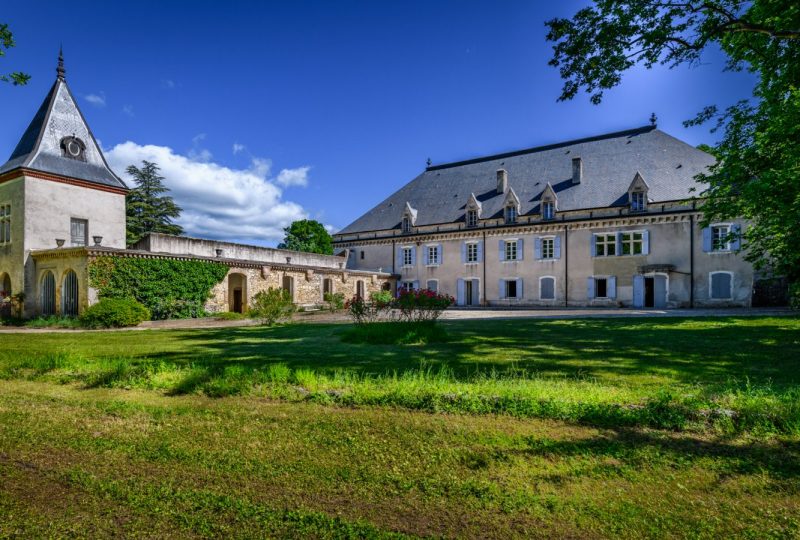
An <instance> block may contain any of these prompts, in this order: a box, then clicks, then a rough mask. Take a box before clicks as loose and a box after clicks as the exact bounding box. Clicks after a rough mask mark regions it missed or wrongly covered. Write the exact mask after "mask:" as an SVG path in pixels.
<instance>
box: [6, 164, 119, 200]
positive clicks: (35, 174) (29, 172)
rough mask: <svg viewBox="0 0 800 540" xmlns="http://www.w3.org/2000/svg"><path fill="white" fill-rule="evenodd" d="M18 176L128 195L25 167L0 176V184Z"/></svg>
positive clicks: (103, 185) (101, 185)
mask: <svg viewBox="0 0 800 540" xmlns="http://www.w3.org/2000/svg"><path fill="white" fill-rule="evenodd" d="M20 175H21V176H27V177H30V178H38V179H40V180H49V181H51V182H58V183H60V184H69V185H72V186H79V187H85V188H89V189H96V190H98V191H105V192H108V193H116V194H118V195H125V194H127V193H128V190H127V189H124V188H119V187H114V186H107V185H105V184H98V183H96V182H89V181H88V180H81V179H80V178H71V177H69V176H60V175H56V174H50V173H45V172H41V171H36V170H34V169H28V168H26V167H17V168H16V169H12V170H10V171H8V172H7V173H4V174H2V175H0V184H2V183H4V182H7V181H9V180H15V179H17V178H19V177H20Z"/></svg>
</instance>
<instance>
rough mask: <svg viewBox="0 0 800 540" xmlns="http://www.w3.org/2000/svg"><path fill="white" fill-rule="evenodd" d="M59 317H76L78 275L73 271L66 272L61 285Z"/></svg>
mask: <svg viewBox="0 0 800 540" xmlns="http://www.w3.org/2000/svg"><path fill="white" fill-rule="evenodd" d="M61 315H63V316H64V317H77V316H78V274H76V273H75V272H74V271H73V270H67V273H66V274H64V282H63V283H62V284H61Z"/></svg>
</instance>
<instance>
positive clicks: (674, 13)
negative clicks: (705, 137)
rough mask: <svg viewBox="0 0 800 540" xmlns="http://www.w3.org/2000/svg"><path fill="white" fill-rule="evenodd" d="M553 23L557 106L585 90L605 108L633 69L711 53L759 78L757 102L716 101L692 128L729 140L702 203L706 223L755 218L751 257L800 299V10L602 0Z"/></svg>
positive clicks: (774, 4) (769, 0) (763, 4)
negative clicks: (559, 84)
mask: <svg viewBox="0 0 800 540" xmlns="http://www.w3.org/2000/svg"><path fill="white" fill-rule="evenodd" d="M546 24H547V26H548V28H549V32H548V34H547V39H548V40H550V41H551V42H553V43H554V45H553V57H552V59H551V60H550V65H552V66H555V67H557V68H559V71H560V74H561V77H562V79H563V81H564V86H563V88H562V91H561V95H560V96H559V100H569V99H572V98H574V97H575V96H577V94H578V93H579V92H581V91H584V92H586V93H587V94H589V96H590V100H591V101H592V103H595V104H598V103H600V102H601V101H602V99H603V93H604V91H606V90H609V89H611V88H613V87H615V86H617V85H618V84H620V82H621V80H622V75H623V73H624V72H625V71H626V70H628V69H630V68H632V67H634V66H635V65H643V66H644V67H646V68H651V67H653V66H654V65H657V64H661V65H667V66H669V67H671V68H672V67H676V66H679V65H693V64H697V63H698V62H699V61H700V60H701V56H702V54H703V53H704V52H706V51H707V50H708V49H709V48H711V47H719V48H720V49H721V50H722V52H723V53H724V54H725V55H726V56H727V61H726V65H725V69H727V70H733V71H739V70H747V71H749V72H751V73H753V74H754V75H756V78H757V80H756V83H755V86H754V88H753V90H752V95H751V96H750V97H748V98H745V99H742V100H741V101H739V102H738V103H734V104H727V106H723V107H721V108H720V107H719V106H718V105H717V104H714V103H711V104H709V105H708V106H707V107H705V108H704V109H703V110H702V111H700V112H699V113H698V114H697V116H696V117H695V118H693V119H691V120H688V121H686V122H684V124H685V125H687V126H689V125H699V124H703V123H706V122H712V132H717V131H719V132H721V134H722V136H721V140H720V141H718V143H717V144H716V145H715V146H714V148H713V149H711V152H710V153H712V154H713V155H714V156H715V157H716V158H717V160H718V161H717V164H716V165H715V166H713V167H711V168H710V170H709V171H708V172H707V173H705V174H702V175H700V176H699V177H698V181H699V182H700V183H701V184H703V185H704V189H702V190H701V191H700V193H699V194H698V195H699V197H700V198H702V199H703V215H704V224H708V223H709V222H712V221H716V220H730V219H735V218H745V219H747V220H748V224H747V226H746V228H745V232H744V238H743V239H744V243H743V246H744V249H745V250H746V257H747V259H748V260H750V261H751V262H753V263H754V264H755V266H756V268H757V269H762V270H769V271H772V272H774V273H776V274H782V275H785V276H787V277H788V278H789V279H790V281H792V282H794V283H795V285H794V286H795V287H796V289H795V291H796V294H800V235H798V234H797V230H798V227H800V182H798V181H797V179H798V178H800V3H798V2H797V1H796V0H755V1H752V2H743V1H738V0H716V1H711V0H706V1H700V0H696V1H685V2H679V1H676V2H668V1H652V0H595V1H594V2H593V4H592V5H591V6H590V7H587V8H584V9H581V10H580V11H578V12H577V13H576V14H575V16H574V17H572V18H571V19H553V20H551V21H548V22H547V23H546ZM702 91H706V92H707V91H708V90H707V89H703V90H702ZM713 97H714V96H713V95H709V100H710V101H711V100H712V99H713Z"/></svg>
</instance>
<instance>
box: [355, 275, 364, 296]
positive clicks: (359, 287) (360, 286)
mask: <svg viewBox="0 0 800 540" xmlns="http://www.w3.org/2000/svg"><path fill="white" fill-rule="evenodd" d="M356 296H357V297H359V298H361V299H363V298H364V297H365V294H364V281H362V280H360V279H359V280H358V281H356Z"/></svg>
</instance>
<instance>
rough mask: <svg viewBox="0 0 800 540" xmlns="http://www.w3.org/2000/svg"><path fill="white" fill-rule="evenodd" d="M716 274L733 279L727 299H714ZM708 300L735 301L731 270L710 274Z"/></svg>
mask: <svg viewBox="0 0 800 540" xmlns="http://www.w3.org/2000/svg"><path fill="white" fill-rule="evenodd" d="M716 274H728V275H729V276H730V277H731V280H730V283H731V286H730V290H729V291H728V297H727V298H714V296H713V293H714V276H715V275H716ZM708 299H709V300H723V301H724V300H733V272H731V271H730V270H715V271H713V272H709V273H708Z"/></svg>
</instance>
